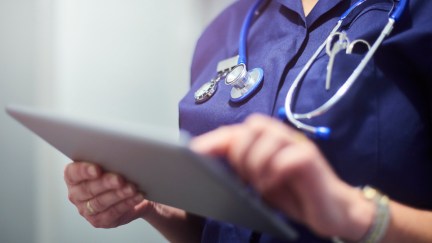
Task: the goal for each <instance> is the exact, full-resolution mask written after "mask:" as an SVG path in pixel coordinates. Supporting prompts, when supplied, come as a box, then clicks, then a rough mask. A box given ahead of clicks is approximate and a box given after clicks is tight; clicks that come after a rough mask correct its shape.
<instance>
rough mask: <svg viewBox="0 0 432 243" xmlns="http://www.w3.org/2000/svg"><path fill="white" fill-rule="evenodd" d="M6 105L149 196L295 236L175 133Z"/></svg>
mask: <svg viewBox="0 0 432 243" xmlns="http://www.w3.org/2000/svg"><path fill="white" fill-rule="evenodd" d="M6 111H7V113H8V114H9V115H11V116H12V117H13V118H15V119H16V120H18V121H19V122H20V123H21V124H23V125H24V126H25V127H27V128H28V129H30V130H31V131H33V132H34V133H35V134H37V135H38V136H39V137H41V138H42V139H44V140H45V141H46V142H48V143H49V144H51V145H52V146H53V147H55V148H56V149H57V150H59V151H60V152H62V153H63V154H64V155H66V156H67V157H69V158H70V159H71V160H73V161H89V162H93V163H96V164H99V165H100V166H102V167H103V168H105V169H106V170H109V171H113V172H116V173H119V174H121V175H123V176H124V177H126V178H127V179H128V180H130V181H132V182H133V183H135V184H136V185H137V187H138V188H139V190H140V191H143V192H145V195H146V198H147V199H149V200H152V201H155V202H158V203H161V204H165V205H169V206H173V207H176V208H180V209H183V210H185V211H187V212H190V213H193V214H196V215H200V216H203V217H208V218H212V219H216V220H220V221H224V222H228V223H232V224H236V225H238V226H243V227H247V228H250V229H253V230H257V231H260V232H264V233H269V234H272V235H274V236H277V237H280V238H282V239H294V238H295V237H296V232H295V231H294V230H293V229H292V228H291V227H290V225H289V224H288V223H287V222H286V221H285V220H284V219H283V218H282V217H280V216H279V215H278V214H277V213H276V212H275V211H274V210H272V209H271V208H270V207H268V206H267V205H266V204H264V203H263V202H262V201H261V200H260V199H259V197H258V196H257V195H256V194H255V193H254V192H253V191H252V190H250V189H248V187H247V186H245V185H244V184H243V183H242V182H241V181H240V180H239V179H238V178H237V177H236V175H235V174H234V173H233V172H232V171H231V170H230V169H229V168H228V167H227V166H226V165H224V163H223V162H221V161H219V160H217V159H215V158H210V157H205V156H202V155H198V154H196V153H194V152H192V151H191V150H189V149H188V147H187V143H186V142H184V141H183V142H182V141H181V139H180V140H179V139H172V137H174V136H173V135H172V136H171V139H170V138H167V137H169V135H168V136H167V135H166V134H167V131H166V130H165V129H160V128H154V127H153V128H150V129H148V128H146V127H145V126H144V125H143V126H129V125H126V124H124V123H115V122H107V121H104V120H102V121H100V120H98V121H96V120H91V119H87V118H77V117H75V116H72V115H64V114H62V113H59V112H54V111H50V110H42V109H36V108H31V107H24V106H16V105H10V106H7V107H6ZM158 131H159V132H158ZM175 136H177V135H175Z"/></svg>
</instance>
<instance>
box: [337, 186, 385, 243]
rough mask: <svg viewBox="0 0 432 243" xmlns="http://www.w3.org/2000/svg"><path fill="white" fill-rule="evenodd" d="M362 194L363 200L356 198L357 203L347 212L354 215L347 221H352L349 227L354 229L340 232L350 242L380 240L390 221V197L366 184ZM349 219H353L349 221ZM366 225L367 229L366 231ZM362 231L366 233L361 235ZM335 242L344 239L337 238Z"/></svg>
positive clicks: (371, 242) (373, 242) (368, 242)
mask: <svg viewBox="0 0 432 243" xmlns="http://www.w3.org/2000/svg"><path fill="white" fill-rule="evenodd" d="M360 194H361V195H362V196H361V198H363V200H361V199H360V200H359V199H354V201H355V202H356V203H354V204H352V205H353V207H351V210H349V211H350V212H349V213H348V214H347V215H350V216H352V217H348V221H347V222H351V223H352V225H348V228H351V229H352V230H349V229H346V231H345V232H347V233H346V234H340V236H341V237H340V238H342V239H344V240H347V241H349V242H360V243H377V242H380V241H381V240H382V239H383V237H384V235H385V233H386V231H387V228H388V225H389V222H390V210H389V199H388V197H387V196H385V195H382V194H381V193H380V192H379V191H378V190H376V189H374V188H371V187H369V186H365V187H364V188H363V189H362V191H361V193H360ZM353 198H355V197H353ZM371 212H372V213H371ZM349 219H352V220H351V221H349ZM350 226H351V227H350ZM365 226H366V231H365V232H364V230H365ZM360 232H364V233H363V234H362V235H361V236H360V237H359V233H360ZM342 235H345V236H342ZM335 242H342V241H340V240H339V239H338V238H336V240H335Z"/></svg>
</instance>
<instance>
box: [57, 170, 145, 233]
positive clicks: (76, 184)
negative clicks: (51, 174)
mask: <svg viewBox="0 0 432 243" xmlns="http://www.w3.org/2000/svg"><path fill="white" fill-rule="evenodd" d="M64 178H65V181H66V184H67V188H68V192H69V200H70V201H71V202H72V203H73V204H74V205H75V206H76V207H77V208H78V211H79V213H80V214H81V215H82V216H83V217H84V218H85V219H86V220H87V221H88V222H90V223H91V224H92V225H93V226H94V227H97V228H113V227H117V226H119V225H123V224H126V223H129V222H130V221H132V220H135V219H136V218H139V217H143V216H144V214H145V213H146V211H147V210H148V208H149V207H151V206H152V203H150V202H149V201H147V200H144V197H143V195H142V194H141V193H138V192H137V191H136V187H135V186H134V185H133V184H132V183H129V182H126V181H125V180H124V179H123V178H122V177H121V176H119V175H117V174H113V173H107V172H103V171H102V169H101V168H100V167H99V166H97V165H95V164H91V163H86V162H74V163H70V164H68V165H67V166H66V168H65V172H64Z"/></svg>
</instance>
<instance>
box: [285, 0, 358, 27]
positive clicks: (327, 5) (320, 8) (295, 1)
mask: <svg viewBox="0 0 432 243" xmlns="http://www.w3.org/2000/svg"><path fill="white" fill-rule="evenodd" d="M277 2H279V3H280V4H282V5H283V6H284V7H285V8H287V9H289V10H291V11H293V12H295V13H297V14H298V15H299V16H300V17H301V19H302V20H303V22H304V23H305V26H306V27H307V28H309V27H311V26H312V25H313V24H314V23H315V22H316V21H317V20H318V19H319V18H320V17H321V16H323V15H324V14H325V13H327V12H329V11H330V10H332V9H333V8H335V7H336V6H337V5H339V4H340V3H342V2H345V3H346V4H347V7H349V4H350V2H351V1H346V0H319V1H318V3H317V4H316V5H315V7H314V8H313V9H312V11H311V12H310V13H309V15H308V16H307V17H305V15H304V11H303V5H302V2H301V0H277Z"/></svg>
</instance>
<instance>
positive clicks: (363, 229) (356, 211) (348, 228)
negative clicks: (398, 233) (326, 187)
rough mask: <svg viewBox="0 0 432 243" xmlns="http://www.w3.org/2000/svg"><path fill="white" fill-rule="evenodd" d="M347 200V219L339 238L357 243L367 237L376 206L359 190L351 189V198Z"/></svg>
mask: <svg viewBox="0 0 432 243" xmlns="http://www.w3.org/2000/svg"><path fill="white" fill-rule="evenodd" d="M347 198H348V203H347V205H348V206H347V207H346V212H345V217H346V219H345V220H344V222H345V223H344V225H343V227H341V231H340V233H339V234H338V237H339V238H341V239H344V240H346V241H349V242H357V241H359V240H360V239H362V237H363V236H364V235H366V233H367V231H368V229H369V227H370V226H371V225H372V223H373V220H374V215H375V211H376V206H375V204H374V202H372V201H371V200H369V199H367V198H366V197H365V196H364V195H363V192H362V191H361V190H358V189H357V188H351V193H350V196H349V197H347Z"/></svg>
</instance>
